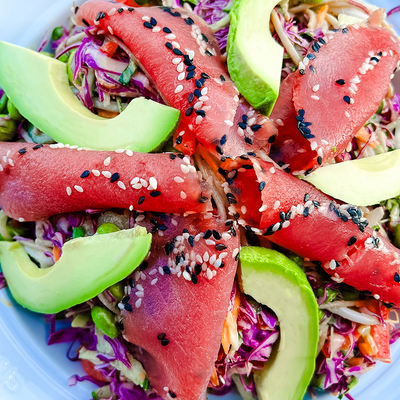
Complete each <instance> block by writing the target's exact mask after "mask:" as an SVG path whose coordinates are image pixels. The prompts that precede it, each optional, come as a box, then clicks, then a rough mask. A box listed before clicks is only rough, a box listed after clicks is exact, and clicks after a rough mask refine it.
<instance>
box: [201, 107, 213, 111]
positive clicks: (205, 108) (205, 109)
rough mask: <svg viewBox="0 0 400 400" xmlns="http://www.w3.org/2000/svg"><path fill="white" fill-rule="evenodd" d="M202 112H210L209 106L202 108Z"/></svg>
mask: <svg viewBox="0 0 400 400" xmlns="http://www.w3.org/2000/svg"><path fill="white" fill-rule="evenodd" d="M202 110H203V111H205V112H207V111H210V110H211V106H204V107H203V108H202Z"/></svg>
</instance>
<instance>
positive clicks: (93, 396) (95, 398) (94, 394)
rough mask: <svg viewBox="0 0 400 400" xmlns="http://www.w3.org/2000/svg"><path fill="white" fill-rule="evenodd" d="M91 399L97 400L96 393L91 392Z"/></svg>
mask: <svg viewBox="0 0 400 400" xmlns="http://www.w3.org/2000/svg"><path fill="white" fill-rule="evenodd" d="M92 399H93V400H99V397H98V396H97V394H96V392H95V391H94V390H93V392H92Z"/></svg>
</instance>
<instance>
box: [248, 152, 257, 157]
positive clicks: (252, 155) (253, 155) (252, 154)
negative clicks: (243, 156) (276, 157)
mask: <svg viewBox="0 0 400 400" xmlns="http://www.w3.org/2000/svg"><path fill="white" fill-rule="evenodd" d="M247 155H248V156H251V157H255V156H256V153H254V151H248V152H247Z"/></svg>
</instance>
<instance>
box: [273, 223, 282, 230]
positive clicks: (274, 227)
mask: <svg viewBox="0 0 400 400" xmlns="http://www.w3.org/2000/svg"><path fill="white" fill-rule="evenodd" d="M280 227H281V223H280V222H277V223H276V224H275V225H274V226H273V227H272V231H273V232H276V231H277V230H278V229H279V228H280Z"/></svg>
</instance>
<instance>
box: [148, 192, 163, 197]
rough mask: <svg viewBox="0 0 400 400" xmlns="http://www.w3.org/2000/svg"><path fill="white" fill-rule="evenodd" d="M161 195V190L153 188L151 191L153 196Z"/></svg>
mask: <svg viewBox="0 0 400 400" xmlns="http://www.w3.org/2000/svg"><path fill="white" fill-rule="evenodd" d="M160 195H161V192H159V191H158V190H152V191H151V192H150V196H151V197H158V196H160Z"/></svg>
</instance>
